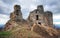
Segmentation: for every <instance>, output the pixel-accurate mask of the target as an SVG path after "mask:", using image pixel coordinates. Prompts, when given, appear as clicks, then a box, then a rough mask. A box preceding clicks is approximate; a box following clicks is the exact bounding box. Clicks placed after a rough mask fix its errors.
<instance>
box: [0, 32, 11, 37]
mask: <svg viewBox="0 0 60 38" xmlns="http://www.w3.org/2000/svg"><path fill="white" fill-rule="evenodd" d="M10 35H11V33H10V32H8V31H7V32H6V31H2V32H0V38H6V37H8V36H10Z"/></svg>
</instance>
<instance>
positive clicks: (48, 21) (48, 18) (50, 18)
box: [45, 11, 53, 27]
mask: <svg viewBox="0 0 60 38" xmlns="http://www.w3.org/2000/svg"><path fill="white" fill-rule="evenodd" d="M45 23H46V24H47V25H49V26H51V27H52V25H53V15H52V12H50V11H46V12H45Z"/></svg>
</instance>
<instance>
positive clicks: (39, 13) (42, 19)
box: [28, 5, 53, 27]
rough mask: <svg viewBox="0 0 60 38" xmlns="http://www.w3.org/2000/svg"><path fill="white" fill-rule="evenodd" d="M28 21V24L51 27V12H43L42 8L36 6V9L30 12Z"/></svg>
mask: <svg viewBox="0 0 60 38" xmlns="http://www.w3.org/2000/svg"><path fill="white" fill-rule="evenodd" d="M28 20H29V21H30V23H31V24H32V23H37V24H40V25H43V24H44V25H46V26H51V27H52V26H53V18H52V12H50V11H47V12H44V9H43V6H42V5H38V6H37V9H35V10H33V11H32V12H30V14H29V17H28Z"/></svg>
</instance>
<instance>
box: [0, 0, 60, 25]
mask: <svg viewBox="0 0 60 38" xmlns="http://www.w3.org/2000/svg"><path fill="white" fill-rule="evenodd" d="M15 4H18V5H20V6H21V10H22V14H23V18H24V19H26V18H27V17H28V15H29V12H30V11H32V10H34V9H36V7H37V5H43V7H44V11H52V13H53V23H54V24H60V0H0V24H5V23H6V22H7V21H8V20H9V19H10V18H9V16H10V13H11V12H12V11H13V7H14V5H15Z"/></svg>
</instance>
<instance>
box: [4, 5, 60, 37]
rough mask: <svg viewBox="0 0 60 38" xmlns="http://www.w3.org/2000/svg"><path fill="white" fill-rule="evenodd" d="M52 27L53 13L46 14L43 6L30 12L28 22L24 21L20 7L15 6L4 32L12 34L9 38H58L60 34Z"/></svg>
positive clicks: (47, 12)
mask: <svg viewBox="0 0 60 38" xmlns="http://www.w3.org/2000/svg"><path fill="white" fill-rule="evenodd" d="M52 26H53V19H52V12H50V11H46V12H44V9H43V6H42V5H38V6H37V9H35V10H33V11H32V12H30V14H29V17H28V20H24V19H23V17H22V12H21V7H20V5H15V6H14V11H13V12H12V13H11V14H10V20H9V21H8V22H7V23H6V24H5V28H4V31H10V32H11V33H12V35H11V36H9V37H7V38H58V36H60V35H59V32H58V31H57V30H56V29H54V28H52Z"/></svg>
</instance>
